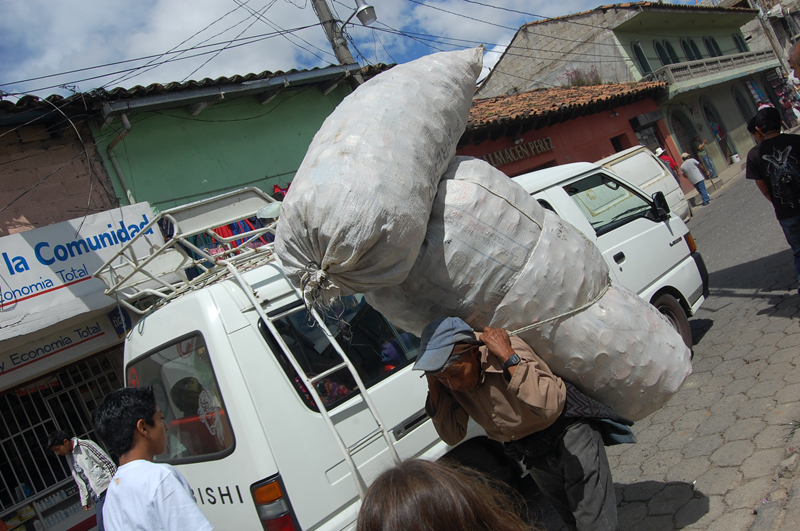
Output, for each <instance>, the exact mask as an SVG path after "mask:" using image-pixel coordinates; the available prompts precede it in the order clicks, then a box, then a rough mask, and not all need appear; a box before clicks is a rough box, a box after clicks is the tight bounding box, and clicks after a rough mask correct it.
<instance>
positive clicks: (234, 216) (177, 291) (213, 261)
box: [95, 187, 400, 500]
mask: <svg viewBox="0 0 800 531" xmlns="http://www.w3.org/2000/svg"><path fill="white" fill-rule="evenodd" d="M275 203H277V201H275V200H274V199H273V198H271V197H269V196H268V195H266V194H265V193H264V192H262V191H261V190H259V189H257V188H253V187H249V188H242V189H241V190H236V191H234V192H228V193H225V194H222V195H218V196H216V197H212V198H209V199H203V200H201V201H196V202H194V203H190V204H188V205H183V206H180V207H175V208H171V209H169V210H164V211H163V212H161V213H160V214H159V215H158V216H156V217H155V218H154V219H153V220H152V221H151V222H150V223H148V224H147V225H146V226H145V227H144V228H143V229H142V230H141V231H140V232H139V233H138V234H136V236H135V237H133V238H131V240H130V241H128V242H127V243H126V244H125V245H124V246H123V247H122V249H121V250H120V251H119V252H118V253H117V254H115V255H114V256H113V257H112V258H111V259H110V260H109V261H107V262H106V263H105V264H103V265H102V267H100V269H98V270H97V272H96V273H95V276H96V277H99V278H101V279H102V280H103V282H105V284H106V288H107V289H106V290H105V293H106V295H110V296H112V297H116V299H117V301H118V302H119V304H120V305H123V306H125V307H126V308H127V309H129V310H131V311H132V312H134V313H136V314H139V315H144V314H146V313H147V312H149V311H150V310H153V309H155V308H157V307H158V306H160V305H162V304H166V303H167V302H169V301H170V300H172V299H174V298H176V297H179V296H180V295H182V294H183V293H186V292H188V291H191V290H194V289H199V288H202V287H204V286H208V285H209V284H211V283H213V282H217V281H219V280H222V279H225V278H231V279H233V281H235V282H237V283H238V284H239V285H240V286H241V287H242V289H243V290H244V293H245V295H246V296H247V297H248V299H249V300H250V302H251V303H252V304H253V307H254V309H255V310H256V313H257V314H258V316H259V318H260V319H261V321H263V322H264V324H265V325H266V326H267V328H268V329H269V331H270V333H271V334H272V336H273V337H274V338H275V340H276V341H277V343H278V344H279V346H280V347H281V350H283V352H284V353H285V354H286V356H287V358H288V360H289V362H290V363H291V365H292V367H293V368H294V370H295V373H296V374H298V375H300V377H301V378H302V381H303V382H304V384H305V386H306V389H307V390H308V392H309V393H310V394H311V396H312V398H313V399H314V402H315V404H316V405H317V411H318V412H319V413H320V415H321V417H322V419H323V420H324V421H325V424H326V425H327V426H328V429H329V430H330V432H331V434H332V435H333V436H334V441H335V442H336V444H337V446H338V447H339V450H340V451H341V453H342V456H343V457H344V459H345V462H346V463H347V466H348V468H349V469H350V473H351V474H352V476H353V479H354V481H355V485H356V489H357V491H358V496H359V498H361V499H362V500H363V498H364V496H365V494H366V490H367V485H366V482H365V480H364V477H363V475H362V474H361V471H360V470H359V468H358V466H357V465H356V463H355V461H354V458H353V456H354V455H355V454H356V453H357V452H358V451H359V450H360V449H362V448H364V447H365V446H367V445H369V444H370V443H372V442H375V441H377V440H379V439H383V440H384V441H385V442H386V445H387V448H388V450H389V453H390V455H391V457H392V460H393V461H394V463H395V464H399V463H400V456H399V455H398V453H397V449H396V448H395V445H394V441H393V440H392V435H391V434H390V433H389V430H388V429H387V428H386V424H385V423H384V422H383V420H382V419H381V416H380V414H379V412H378V409H377V408H376V407H375V404H374V403H373V401H372V398H371V397H370V394H369V393H368V392H365V391H366V389H367V387H366V385H364V382H363V381H362V379H361V375H360V374H359V373H358V370H357V369H356V367H355V365H353V362H352V361H351V360H350V358H349V357H348V356H347V354H346V353H345V352H344V350H343V349H342V346H341V345H340V344H339V342H338V341H337V340H336V338H335V337H334V336H333V334H332V333H331V331H330V330H329V329H328V327H327V326H326V325H325V321H324V319H323V318H322V316H320V314H319V313H318V312H317V311H316V310H315V309H313V308H309V309H308V310H309V312H310V313H311V315H312V316H313V318H314V320H315V321H316V323H317V324H318V325H319V327H320V329H321V330H323V332H324V333H325V335H326V337H327V339H328V341H329V342H330V343H331V345H333V347H334V349H335V350H336V352H337V353H338V354H339V357H340V358H341V360H342V361H341V363H339V364H337V365H335V366H334V367H331V368H330V369H328V370H326V371H324V372H323V373H321V374H317V375H313V376H311V375H308V374H306V372H305V370H303V368H302V366H301V365H300V363H299V362H298V361H297V358H296V357H295V356H294V353H293V351H292V349H291V348H290V347H289V345H287V344H286V341H285V340H284V339H283V336H281V333H280V332H279V331H278V329H277V327H276V325H275V320H276V319H277V318H278V316H276V317H273V318H271V317H270V316H268V315H267V314H266V313H265V312H264V308H263V307H262V306H261V304H260V303H259V301H258V300H256V297H255V293H254V291H253V289H252V286H250V284H248V283H247V281H246V280H245V279H244V278H243V277H242V275H241V273H242V272H243V271H247V270H249V269H253V268H255V267H258V266H260V265H263V264H265V263H268V262H272V261H273V260H275V251H274V245H273V244H272V243H271V242H270V243H267V241H266V239H265V238H264V235H265V234H272V237H273V238H271V239H274V236H275V222H273V223H270V224H269V225H266V226H264V227H259V228H256V227H254V226H248V229H250V230H247V231H242V232H241V233H239V234H236V235H233V236H227V237H226V236H222V235H220V234H219V233H218V232H216V231H215V230H214V228H215V227H222V226H225V225H228V224H230V223H235V222H239V221H241V220H245V219H247V218H251V217H253V216H256V215H257V214H258V212H259V210H261V209H262V208H264V207H268V206H270V205H272V206H273V207H274V206H277V205H275ZM268 210H272V209H271V208H270V209H268ZM272 212H273V213H274V214H275V216H276V217H277V212H278V209H274V210H272ZM267 217H268V218H271V217H272V214H270V215H268V216H267ZM164 222H166V223H164ZM151 228H155V230H162V232H166V233H168V234H167V235H165V236H164V239H165V243H163V244H161V243H160V242H158V243H155V242H151V241H149V240H148V238H147V236H148V235H146V234H145V233H146V232H148V231H149V230H150V229H151ZM163 229H166V230H163ZM199 235H204V236H207V237H209V238H211V242H214V243H213V244H218V247H216V248H214V251H215V252H211V251H210V250H209V249H208V247H205V248H202V247H200V246H198V245H196V242H195V240H194V238H195V237H197V236H199ZM140 239H141V240H140ZM259 240H260V241H259ZM137 241H145V242H147V243H148V244H149V245H150V248H151V249H154V250H153V251H152V252H151V253H150V254H149V255H147V256H144V257H138V256H137V255H136V252H135V251H134V249H133V244H134V243H135V242H137ZM258 243H261V245H258ZM213 244H212V245H213ZM137 247H138V246H137ZM192 255H196V257H194V256H192ZM189 268H197V272H198V273H199V274H198V275H197V276H193V277H192V278H189V275H188V274H187V269H189ZM298 298H299V299H300V300H302V297H301V296H300V295H299V294H298ZM338 370H347V371H349V372H350V375H351V376H352V377H353V379H354V381H355V382H356V386H357V388H358V389H361V390H362V392H361V393H360V396H361V398H362V400H363V401H364V403H365V404H366V406H367V408H368V409H369V411H370V414H371V415H372V418H373V420H374V421H375V425H376V427H375V429H374V430H372V431H371V432H370V433H368V434H367V435H366V436H364V437H363V438H362V439H361V440H359V441H356V442H355V443H354V444H351V445H348V444H346V443H345V442H344V439H343V438H342V434H341V433H340V432H339V430H338V429H337V427H336V423H334V421H333V419H331V416H330V414H329V412H328V408H327V406H326V404H325V402H324V401H323V400H322V398H321V397H320V395H319V393H318V392H317V388H316V384H317V383H318V382H319V381H320V380H322V379H323V378H325V377H326V376H328V375H329V374H332V373H333V372H335V371H338Z"/></svg>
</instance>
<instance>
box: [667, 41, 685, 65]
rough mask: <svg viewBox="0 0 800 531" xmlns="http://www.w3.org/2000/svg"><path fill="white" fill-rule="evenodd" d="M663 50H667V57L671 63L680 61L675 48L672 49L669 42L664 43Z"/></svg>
mask: <svg viewBox="0 0 800 531" xmlns="http://www.w3.org/2000/svg"><path fill="white" fill-rule="evenodd" d="M664 49H665V50H667V55H668V56H669V60H670V62H671V63H680V62H681V60H680V59H679V58H678V54H677V53H675V48H673V47H672V44H670V42H669V41H666V40H665V41H664Z"/></svg>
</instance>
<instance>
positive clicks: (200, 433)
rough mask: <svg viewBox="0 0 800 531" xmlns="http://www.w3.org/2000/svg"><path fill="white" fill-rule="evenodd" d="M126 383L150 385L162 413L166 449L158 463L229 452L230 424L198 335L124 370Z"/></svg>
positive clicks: (156, 352)
mask: <svg viewBox="0 0 800 531" xmlns="http://www.w3.org/2000/svg"><path fill="white" fill-rule="evenodd" d="M127 381H128V386H129V387H142V386H146V385H152V386H153V392H154V393H155V395H156V403H158V407H159V408H160V409H161V411H162V412H163V413H164V421H165V422H166V423H167V426H168V428H169V429H168V432H167V434H168V439H169V444H167V451H166V452H165V453H163V454H161V455H159V456H157V457H156V459H157V460H158V461H165V462H168V463H173V464H174V463H181V462H191V461H207V460H211V459H220V458H222V457H224V456H226V455H227V454H229V453H230V452H231V451H233V443H234V440H233V431H232V430H231V424H230V420H229V419H228V413H227V411H226V409H225V404H224V402H223V400H222V395H221V394H220V392H219V386H218V385H217V378H216V376H215V375H214V369H213V367H212V366H211V357H210V356H209V353H208V348H207V347H206V342H205V340H204V339H203V336H202V335H201V334H200V333H199V332H198V333H195V334H193V335H190V336H186V337H184V338H181V339H180V340H178V341H175V342H174V343H171V344H170V345H167V346H165V347H162V348H160V349H159V350H157V351H154V352H151V353H150V354H148V355H146V356H145V357H144V358H142V359H140V360H139V361H137V362H136V363H132V364H130V365H128V370H127Z"/></svg>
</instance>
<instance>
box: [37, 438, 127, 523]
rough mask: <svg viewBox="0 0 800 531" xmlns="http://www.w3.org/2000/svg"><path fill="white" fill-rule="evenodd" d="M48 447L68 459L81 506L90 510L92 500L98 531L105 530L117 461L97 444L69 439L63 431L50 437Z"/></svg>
mask: <svg viewBox="0 0 800 531" xmlns="http://www.w3.org/2000/svg"><path fill="white" fill-rule="evenodd" d="M47 448H50V449H51V450H52V451H54V452H55V453H56V455H60V456H62V457H66V458H67V462H68V463H69V468H70V470H72V477H73V478H74V479H75V483H76V484H77V485H78V491H79V492H80V495H81V505H83V508H84V510H86V511H88V510H89V498H90V497H91V499H92V500H93V501H94V506H95V518H96V519H97V530H98V531H103V529H104V527H103V502H104V500H105V496H106V489H107V488H108V483H109V482H110V481H111V478H112V477H113V476H114V473H115V472H116V471H117V467H116V466H114V462H113V461H111V458H110V457H108V455H106V453H105V452H104V451H103V449H102V448H100V447H99V446H97V444H95V443H94V441H89V440H84V439H78V438H77V437H70V436H69V435H67V433H66V432H64V431H61V430H56V431H54V432H52V433H51V434H50V435H48V437H47Z"/></svg>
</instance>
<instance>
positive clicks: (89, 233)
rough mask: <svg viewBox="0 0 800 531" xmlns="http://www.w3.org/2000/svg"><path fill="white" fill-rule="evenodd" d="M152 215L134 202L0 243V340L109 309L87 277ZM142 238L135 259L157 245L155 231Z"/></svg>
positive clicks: (158, 235)
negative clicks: (102, 309) (133, 203)
mask: <svg viewBox="0 0 800 531" xmlns="http://www.w3.org/2000/svg"><path fill="white" fill-rule="evenodd" d="M152 216H153V212H152V210H151V209H150V206H149V205H148V204H147V203H138V204H136V205H131V206H125V207H121V208H117V209H114V210H109V211H106V212H101V213H99V214H94V215H91V216H87V217H86V219H85V220H84V219H83V218H78V219H74V220H70V221H65V222H63V223H58V224H55V225H51V226H49V227H42V228H39V229H34V230H31V231H27V232H21V233H18V234H12V235H10V236H5V237H3V238H0V338H8V337H14V336H18V335H22V334H27V333H30V332H33V331H35V330H38V329H41V328H44V327H45V326H49V325H52V324H54V323H56V322H59V321H61V320H63V319H66V318H69V317H73V316H75V315H79V314H81V313H85V312H87V311H92V310H98V309H101V308H104V307H106V306H109V305H111V304H113V302H114V301H113V299H111V298H109V297H105V296H103V295H102V293H103V290H105V285H104V284H103V282H102V281H101V280H99V279H96V278H94V277H93V276H92V275H93V274H94V272H95V271H97V269H98V268H99V267H100V266H102V265H103V264H104V263H105V262H106V261H108V260H109V259H111V258H112V257H113V256H114V254H116V253H117V252H118V251H119V250H120V249H121V248H122V246H123V245H124V244H125V242H127V241H129V240H130V239H131V238H133V237H134V236H136V235H137V234H138V233H139V232H140V231H141V230H142V229H143V228H144V227H145V226H146V225H147V224H148V223H149V222H150V219H151V218H152ZM79 228H80V230H78V229H79ZM145 234H146V237H145V238H142V241H141V242H137V245H136V247H135V250H136V252H137V253H141V254H140V255H147V254H150V249H151V248H152V247H153V246H156V245H163V238H162V236H161V233H160V231H158V230H155V231H154V230H153V229H152V228H151V229H148V231H147V232H146V233H145ZM34 321H36V325H35V327H33V328H32V327H31V326H26V324H28V323H30V324H32V323H33V322H34Z"/></svg>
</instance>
